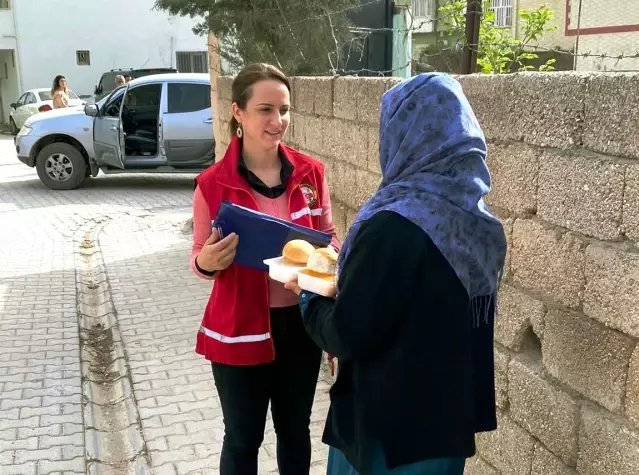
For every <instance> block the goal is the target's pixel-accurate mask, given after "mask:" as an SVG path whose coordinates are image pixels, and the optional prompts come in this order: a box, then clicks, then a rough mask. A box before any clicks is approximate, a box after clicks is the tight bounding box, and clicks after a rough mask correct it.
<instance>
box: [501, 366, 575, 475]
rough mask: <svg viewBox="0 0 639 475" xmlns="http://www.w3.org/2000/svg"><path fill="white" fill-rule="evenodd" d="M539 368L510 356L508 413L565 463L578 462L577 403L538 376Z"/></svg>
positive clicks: (539, 373)
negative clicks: (511, 358)
mask: <svg viewBox="0 0 639 475" xmlns="http://www.w3.org/2000/svg"><path fill="white" fill-rule="evenodd" d="M540 370H541V368H538V367H535V365H534V364H533V363H530V364H525V363H524V362H523V361H521V360H517V359H513V360H512V361H511V362H510V365H509V371H508V397H509V400H510V414H511V417H512V418H513V420H514V421H515V422H517V423H518V424H519V425H521V426H522V427H523V428H524V429H526V430H527V431H528V432H530V433H531V434H532V435H534V436H535V437H537V438H538V439H539V440H540V441H541V442H542V443H543V444H544V445H545V446H546V447H548V448H549V449H550V450H552V452H553V453H555V454H556V455H557V456H559V457H560V458H561V459H562V460H563V461H564V462H565V463H566V464H568V465H573V466H574V464H575V463H576V462H577V432H578V428H579V406H578V405H577V403H576V402H575V401H574V400H573V399H572V397H570V396H569V395H568V394H567V393H566V392H564V391H562V390H561V389H559V388H557V387H554V386H553V385H552V384H551V383H550V382H549V381H547V380H546V379H545V378H544V377H543V376H542V375H541V371H540Z"/></svg>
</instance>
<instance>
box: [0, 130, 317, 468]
mask: <svg viewBox="0 0 639 475" xmlns="http://www.w3.org/2000/svg"><path fill="white" fill-rule="evenodd" d="M191 192H192V177H189V176H186V177H185V176H175V175H161V176H160V175H155V176H149V175H144V176H141V175H137V176H109V177H105V176H100V177H98V178H96V179H92V180H89V181H88V182H87V183H86V185H85V186H84V187H83V188H81V189H78V190H74V191H68V192H64V191H61V192H60V191H59V192H53V191H50V190H48V189H46V188H44V187H43V186H42V185H41V183H40V181H39V180H38V178H37V175H36V173H35V171H34V170H33V169H30V168H27V167H26V166H24V165H22V164H20V163H19V162H18V161H17V159H16V158H15V153H14V151H13V146H12V139H11V137H7V136H0V218H1V219H2V225H1V226H2V228H1V229H2V231H1V232H0V246H1V247H0V394H1V396H2V397H1V399H0V473H1V474H2V475H10V474H20V475H31V474H36V475H45V474H62V473H64V474H83V473H109V474H120V473H131V474H139V473H142V474H144V473H149V474H155V475H164V474H187V473H193V474H196V473H199V474H215V473H217V472H218V471H217V464H218V457H219V449H220V442H221V437H222V419H221V412H220V409H219V404H218V402H217V398H216V394H215V388H214V386H213V383H212V378H211V375H210V369H209V368H210V367H209V366H208V365H207V364H206V362H204V361H203V360H202V359H201V358H199V357H198V356H197V355H195V354H194V353H193V342H194V337H195V331H196V329H197V327H198V324H199V319H200V315H201V311H202V308H203V306H204V301H205V299H206V297H207V293H208V289H209V287H208V286H209V284H208V283H206V282H201V281H198V280H197V279H196V278H194V277H193V276H192V275H191V273H190V271H189V269H188V264H187V260H188V259H187V256H188V249H189V236H188V235H186V234H184V233H183V232H182V230H181V228H180V223H181V222H183V220H184V219H185V218H186V217H187V216H188V214H189V207H190V203H191ZM89 235H90V236H93V239H94V240H95V242H93V244H91V242H90V239H89V238H88V237H85V238H83V236H89ZM83 239H84V241H83ZM91 246H93V247H91ZM89 248H90V250H91V252H90V253H89V252H86V251H87V249H89ZM86 256H89V257H86ZM89 261H90V262H93V263H94V264H91V266H98V264H99V265H101V266H103V267H104V268H105V269H106V275H107V276H108V280H107V281H105V282H98V281H97V278H96V279H95V280H96V282H95V283H94V284H92V283H89V284H87V280H86V279H88V278H91V270H90V269H91V268H90V267H87V262H89ZM96 262H97V263H98V264H95V263H96ZM83 268H84V269H89V270H88V271H87V270H85V271H82V269H83ZM96 268H97V267H96ZM82 272H85V274H83V273H82ZM95 275H97V274H95ZM87 276H88V277H87ZM83 279H84V283H85V284H86V285H88V288H98V287H99V288H104V289H106V290H105V291H104V292H103V294H102V297H100V298H101V299H104V300H101V301H100V303H99V305H107V304H110V305H112V306H113V307H114V311H113V312H110V314H109V317H108V318H109V319H110V320H109V321H110V323H109V324H108V325H106V328H104V327H103V328H102V329H103V330H105V329H106V330H109V336H110V337H111V340H112V341H109V346H108V348H107V347H106V346H99V345H98V346H95V347H93V350H95V349H96V348H97V349H99V350H100V349H104V348H106V349H105V350H104V351H105V352H107V353H108V352H109V351H110V352H112V353H113V354H115V355H116V356H115V357H114V359H113V361H111V360H109V361H108V364H109V365H112V366H113V367H115V366H118V367H119V368H122V369H121V371H122V375H123V376H122V377H117V378H115V377H114V378H111V380H110V382H112V383H113V385H114V387H115V385H116V383H117V385H118V387H122V388H124V389H122V393H121V397H119V398H115V396H113V394H116V393H117V391H116V393H114V392H113V391H111V392H110V393H109V395H105V394H106V393H105V394H103V395H100V387H99V386H97V387H96V385H95V383H94V382H93V381H94V380H92V379H91V377H90V376H88V375H89V374H90V372H91V370H92V369H91V368H92V365H93V367H94V366H95V359H96V358H97V359H98V360H99V359H100V356H101V354H100V353H99V351H98V352H97V353H96V351H93V352H92V351H91V350H92V348H91V345H90V344H87V342H89V343H91V338H90V336H91V335H89V337H87V336H86V334H85V333H83V334H82V335H81V334H80V331H79V329H81V328H84V327H83V325H87V323H86V322H87V321H89V322H90V321H91V319H90V318H87V316H86V315H84V313H86V312H84V313H82V312H83V311H82V308H83V307H82V305H84V303H83V299H86V296H84V297H83V295H84V294H81V292H80V290H79V289H81V284H79V283H78V282H79V281H82V280H83ZM105 302H106V303H105ZM79 305H80V306H79ZM96 305H97V304H96ZM97 308H102V307H97ZM78 309H80V312H79V310H78ZM89 325H90V323H89ZM114 335H115V336H114ZM81 337H82V338H81ZM94 340H95V341H98V343H100V342H103V341H104V339H99V338H94ZM80 341H82V342H83V346H82V348H81V345H80ZM81 362H83V363H82V364H81ZM109 367H111V366H109ZM93 369H94V370H95V368H93ZM98 369H100V368H98ZM102 369H104V368H102ZM105 374H106V373H105ZM131 388H132V392H131ZM102 389H104V388H102ZM327 390H328V384H327V383H326V382H323V381H321V382H320V384H319V386H318V393H317V398H316V404H315V411H314V415H313V424H312V433H313V435H314V441H313V445H314V458H313V464H314V465H313V473H317V474H322V473H324V471H325V462H324V461H325V458H326V448H325V447H324V446H323V445H322V444H321V442H320V441H319V436H320V434H321V430H322V427H323V419H324V416H325V413H326V409H327V405H328V401H327V400H328V396H327ZM118 394H119V393H118ZM101 398H106V399H105V400H107V399H108V404H101V403H100V402H101V401H102V399H101ZM113 398H115V399H113ZM102 402H104V401H102ZM100 411H102V412H100ZM114 411H115V412H117V411H121V412H122V411H124V412H126V414H120V416H122V417H123V418H121V419H118V415H117V414H116V415H115V416H114V415H113V414H112V413H113V412H114ZM96 414H98V415H99V414H102V416H104V414H107V416H108V417H109V418H114V420H126V417H129V418H131V420H132V421H133V422H132V425H130V426H126V425H125V426H122V427H115V426H114V425H113V424H111V426H110V425H109V423H110V422H109V421H105V420H103V419H101V418H100V417H97V416H96ZM132 427H133V428H139V434H138V431H137V429H135V430H133V429H131V428H132ZM123 434H124V435H123ZM126 434H130V435H131V434H132V435H131V437H129V438H128V439H127V438H126V437H125V436H126ZM118 437H121V438H119V439H118ZM122 437H123V438H122ZM136 437H137V438H136ZM105 441H106V445H104V444H105ZM274 444H275V439H274V434H273V429H272V425H271V424H270V423H269V426H268V429H267V434H266V438H265V443H264V446H263V449H262V452H261V454H260V460H261V469H260V473H276V463H275V450H274V448H275V445H274ZM104 447H106V448H107V449H104ZM125 455H126V456H130V458H132V459H137V462H136V463H135V465H134V466H132V465H131V464H130V463H129V464H127V463H124V462H122V459H125V458H126V457H124V456H125ZM90 459H98V460H101V461H103V462H105V463H110V464H111V465H110V466H106V465H104V464H100V463H97V462H95V461H92V460H90ZM104 469H108V470H106V471H105V470H104Z"/></svg>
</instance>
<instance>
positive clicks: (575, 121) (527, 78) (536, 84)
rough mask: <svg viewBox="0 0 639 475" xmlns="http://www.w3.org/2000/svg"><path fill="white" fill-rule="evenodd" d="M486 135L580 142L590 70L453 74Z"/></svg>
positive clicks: (536, 142)
mask: <svg viewBox="0 0 639 475" xmlns="http://www.w3.org/2000/svg"><path fill="white" fill-rule="evenodd" d="M456 79H458V80H459V81H460V82H461V84H462V87H463V89H464V92H465V94H466V96H467V97H468V100H469V101H470V103H471V105H472V107H473V110H474V111H475V115H476V116H477V118H478V120H479V123H480V124H481V126H482V128H483V130H484V133H485V134H486V137H487V138H488V139H491V140H492V139H495V140H501V141H505V140H516V141H523V142H526V143H528V144H531V145H540V146H544V147H545V146H549V147H558V148H568V147H573V146H575V145H579V144H581V143H582V136H583V116H584V112H583V108H584V101H585V97H586V92H587V86H588V75H586V74H576V73H573V72H570V73H560V72H557V73H553V74H548V73H533V72H527V73H518V74H492V75H483V74H476V75H475V74H473V75H469V76H456Z"/></svg>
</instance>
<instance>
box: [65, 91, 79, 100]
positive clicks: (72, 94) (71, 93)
mask: <svg viewBox="0 0 639 475" xmlns="http://www.w3.org/2000/svg"><path fill="white" fill-rule="evenodd" d="M67 92H68V93H69V98H70V99H80V98H79V97H78V96H77V94H76V93H75V92H73V91H72V90H71V89H69V90H68V91H67Z"/></svg>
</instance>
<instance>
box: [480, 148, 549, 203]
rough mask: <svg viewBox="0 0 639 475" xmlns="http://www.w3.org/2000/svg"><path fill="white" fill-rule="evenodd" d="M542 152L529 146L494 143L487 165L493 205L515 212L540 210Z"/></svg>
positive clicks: (489, 151) (489, 196) (490, 199)
mask: <svg viewBox="0 0 639 475" xmlns="http://www.w3.org/2000/svg"><path fill="white" fill-rule="evenodd" d="M538 157H539V151H538V150H536V149H534V148H532V147H530V146H528V145H525V144H511V145H509V144H492V145H490V147H489V149H488V157H487V163H488V167H489V169H490V174H491V191H490V193H489V194H488V195H487V196H486V202H487V203H488V204H489V205H490V206H496V207H499V208H503V209H507V210H508V211H510V212H512V213H533V212H535V210H536V209H537V174H538V172H539V158H538Z"/></svg>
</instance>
